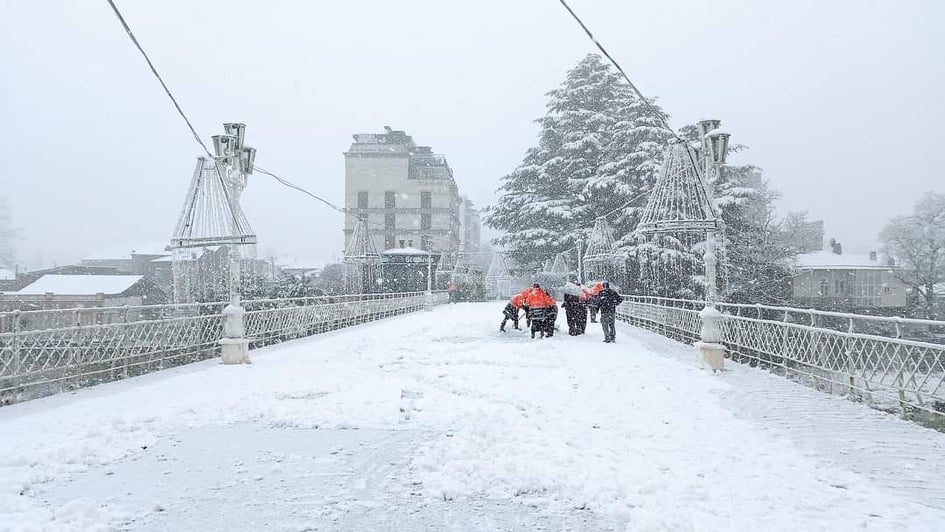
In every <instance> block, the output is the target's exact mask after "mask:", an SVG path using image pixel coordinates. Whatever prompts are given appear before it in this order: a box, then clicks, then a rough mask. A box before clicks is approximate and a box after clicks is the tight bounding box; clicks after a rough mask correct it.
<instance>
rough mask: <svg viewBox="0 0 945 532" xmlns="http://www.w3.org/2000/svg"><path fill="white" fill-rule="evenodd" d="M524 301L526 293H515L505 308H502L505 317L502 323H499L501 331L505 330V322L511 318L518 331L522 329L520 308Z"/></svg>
mask: <svg viewBox="0 0 945 532" xmlns="http://www.w3.org/2000/svg"><path fill="white" fill-rule="evenodd" d="M524 302H525V294H515V295H514V296H512V299H510V300H509V302H508V304H507V305H505V309H504V310H502V314H503V315H504V316H505V317H504V318H502V324H501V325H499V330H500V331H502V332H505V323H506V322H507V321H509V320H512V325H513V326H514V328H515V330H516V331H520V330H521V329H520V328H519V326H518V309H520V308H522V306H523V304H524Z"/></svg>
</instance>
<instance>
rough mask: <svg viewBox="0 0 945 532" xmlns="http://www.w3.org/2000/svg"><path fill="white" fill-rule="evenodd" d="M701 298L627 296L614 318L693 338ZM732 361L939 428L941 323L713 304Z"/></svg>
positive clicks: (944, 365) (943, 410) (944, 351)
mask: <svg viewBox="0 0 945 532" xmlns="http://www.w3.org/2000/svg"><path fill="white" fill-rule="evenodd" d="M703 304H704V303H703V302H701V301H692V300H685V299H669V298H659V297H646V296H627V297H625V301H624V303H623V304H622V305H621V306H620V308H619V309H618V318H619V319H621V320H623V321H626V322H628V323H630V324H632V325H636V326H639V327H642V328H645V329H648V330H651V331H654V332H656V333H659V334H661V335H663V336H667V337H669V338H672V339H675V340H678V341H681V342H686V343H691V342H693V341H696V340H698V339H699V329H700V327H701V320H700V318H699V311H700V310H702V307H703ZM717 307H718V309H719V310H720V311H721V312H722V321H721V326H722V341H723V343H724V344H725V347H726V349H727V351H728V353H727V356H728V357H730V358H731V359H732V360H733V361H736V362H743V363H748V364H750V365H753V366H761V367H764V368H766V369H769V370H771V371H773V372H775V373H779V374H782V375H785V376H789V377H792V378H795V379H796V380H799V381H801V382H804V383H805V384H808V385H811V386H814V387H816V388H818V389H821V390H824V391H828V392H831V393H840V394H844V395H847V396H848V397H850V398H852V399H855V400H860V401H864V402H867V403H869V404H870V405H871V406H873V407H875V408H879V409H882V410H887V411H897V412H900V413H902V414H903V415H905V416H907V417H910V418H915V419H920V420H925V421H929V422H931V423H933V424H934V425H935V426H937V427H939V428H941V427H943V426H945V345H942V344H941V343H936V342H940V341H941V339H942V338H943V337H945V322H941V321H929V320H916V319H905V318H890V317H879V316H866V315H859V314H844V313H839V312H827V311H818V310H804V309H796V308H789V307H774V306H765V305H743V304H729V303H720V304H717Z"/></svg>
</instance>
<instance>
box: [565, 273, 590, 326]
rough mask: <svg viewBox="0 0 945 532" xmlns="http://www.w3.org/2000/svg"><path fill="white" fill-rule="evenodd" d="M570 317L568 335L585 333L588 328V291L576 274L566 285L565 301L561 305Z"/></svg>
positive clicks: (568, 317)
mask: <svg viewBox="0 0 945 532" xmlns="http://www.w3.org/2000/svg"><path fill="white" fill-rule="evenodd" d="M561 308H563V309H564V313H565V316H566V317H567V319H568V335H570V336H578V335H581V334H584V330H585V329H586V328H587V293H586V291H585V290H584V287H583V286H581V283H580V281H578V279H577V277H576V276H571V277H570V278H569V279H568V283H567V284H566V285H564V303H563V304H562V305H561Z"/></svg>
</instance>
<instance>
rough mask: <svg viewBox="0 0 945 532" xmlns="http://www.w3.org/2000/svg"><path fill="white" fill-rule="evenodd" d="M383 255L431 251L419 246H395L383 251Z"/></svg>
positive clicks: (423, 253) (421, 253)
mask: <svg viewBox="0 0 945 532" xmlns="http://www.w3.org/2000/svg"><path fill="white" fill-rule="evenodd" d="M381 255H429V253H428V252H426V251H423V250H422V249H417V248H393V249H388V250H386V251H383V252H381Z"/></svg>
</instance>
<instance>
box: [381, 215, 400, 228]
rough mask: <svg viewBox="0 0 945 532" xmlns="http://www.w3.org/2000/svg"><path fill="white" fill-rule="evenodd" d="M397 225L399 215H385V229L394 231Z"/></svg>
mask: <svg viewBox="0 0 945 532" xmlns="http://www.w3.org/2000/svg"><path fill="white" fill-rule="evenodd" d="M396 227H397V216H396V215H393V214H385V215H384V229H387V230H388V231H392V230H394V229H395V228H396Z"/></svg>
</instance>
